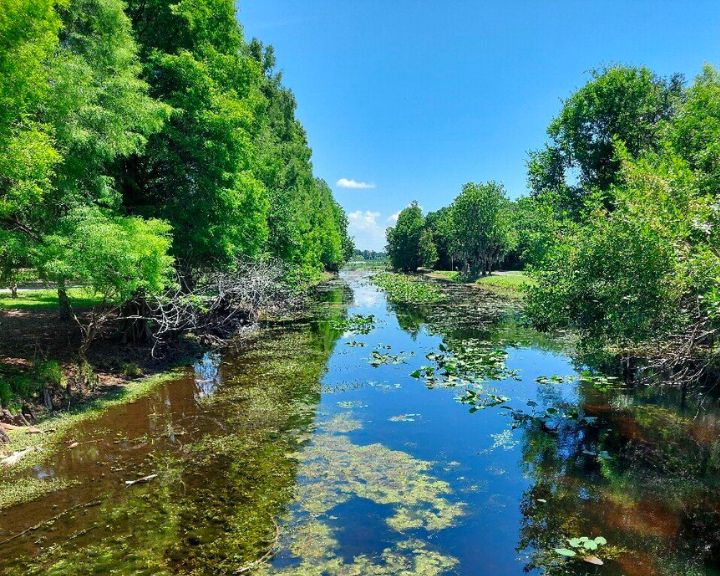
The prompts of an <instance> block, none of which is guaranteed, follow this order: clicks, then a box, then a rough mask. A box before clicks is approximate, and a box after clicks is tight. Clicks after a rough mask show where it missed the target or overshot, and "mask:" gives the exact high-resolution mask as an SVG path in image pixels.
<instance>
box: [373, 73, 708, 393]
mask: <svg viewBox="0 0 720 576" xmlns="http://www.w3.org/2000/svg"><path fill="white" fill-rule="evenodd" d="M548 136H549V140H548V142H547V144H546V145H545V147H544V148H542V149H541V150H538V151H535V152H533V153H531V154H530V157H529V161H528V187H529V189H530V194H529V195H528V196H527V197H522V198H520V199H518V200H516V201H511V200H509V199H508V198H507V196H506V194H505V191H504V189H503V187H502V185H500V184H498V183H495V182H488V183H485V184H473V183H471V184H466V185H465V186H464V187H463V189H462V191H461V193H460V195H459V196H458V197H457V198H456V199H455V201H454V202H453V203H452V205H451V206H449V207H447V208H443V209H441V210H438V211H436V212H431V213H429V214H427V216H423V214H422V212H421V210H420V207H419V206H418V205H417V204H416V203H413V204H411V205H410V206H409V207H407V208H406V209H405V210H403V211H402V212H401V213H400V216H399V218H398V221H397V225H396V226H395V227H393V228H391V229H389V230H388V233H387V238H388V252H389V254H390V258H391V260H392V263H393V266H395V267H396V268H398V269H403V270H406V271H409V270H415V269H416V268H417V267H419V266H435V267H438V268H442V269H450V268H451V267H452V268H455V269H460V270H463V271H464V272H465V273H466V275H467V276H468V277H474V276H477V275H479V274H485V273H487V272H490V271H491V270H492V269H493V268H494V267H496V266H498V265H500V264H502V263H503V262H505V263H506V264H507V263H510V264H513V265H518V266H524V267H526V268H529V269H530V270H532V271H534V275H535V280H536V282H535V283H534V286H533V287H532V288H530V291H529V294H528V298H527V306H526V311H527V314H528V315H529V317H530V318H531V319H532V321H533V322H534V323H535V324H536V325H537V326H539V327H542V328H564V327H571V328H573V329H574V330H576V331H578V332H579V333H580V334H581V335H583V336H584V337H585V338H584V342H585V343H593V344H592V345H593V346H595V347H597V346H598V345H599V346H601V347H603V348H604V349H606V350H613V351H615V353H617V354H620V355H624V356H628V355H632V354H635V353H640V354H642V355H648V356H651V357H655V358H656V359H657V360H658V361H657V364H659V365H661V366H662V368H664V369H665V371H666V373H667V374H669V375H670V376H671V377H672V378H677V379H680V378H685V377H687V376H688V375H689V374H690V375H693V374H695V375H697V374H699V373H701V372H706V373H707V371H708V370H711V369H713V368H715V369H716V368H717V361H718V358H719V357H720V354H718V343H717V335H718V329H720V75H719V74H718V72H717V71H716V70H715V69H714V68H712V67H710V66H706V67H705V69H704V70H703V72H702V73H701V74H700V75H699V76H698V77H697V78H696V79H695V81H694V82H693V83H692V84H690V85H687V84H686V83H685V81H684V80H683V78H682V77H681V76H678V75H675V76H672V77H670V78H660V77H658V76H656V75H655V74H653V73H652V72H651V71H650V70H648V69H646V68H632V67H623V66H614V67H610V68H607V69H604V70H601V71H597V72H594V73H593V75H592V78H591V79H590V81H589V82H588V83H587V84H586V85H585V86H583V87H582V88H581V89H580V90H578V91H577V92H575V93H574V94H573V95H572V96H570V98H568V99H567V100H566V101H565V102H564V103H563V105H562V108H561V110H560V113H559V114H558V116H557V117H556V118H555V119H554V120H553V121H552V122H551V124H550V126H549V128H548ZM688 364H689V365H691V366H693V368H692V369H691V370H694V371H695V372H693V373H689V372H688V369H687V366H688Z"/></svg>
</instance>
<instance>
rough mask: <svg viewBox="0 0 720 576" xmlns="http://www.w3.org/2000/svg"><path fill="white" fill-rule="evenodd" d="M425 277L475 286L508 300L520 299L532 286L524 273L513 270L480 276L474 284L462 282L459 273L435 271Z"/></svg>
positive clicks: (530, 280)
mask: <svg viewBox="0 0 720 576" xmlns="http://www.w3.org/2000/svg"><path fill="white" fill-rule="evenodd" d="M427 276H428V277H429V278H434V279H436V280H443V281H445V282H458V283H464V284H467V285H468V286H476V287H478V288H482V289H483V290H488V291H490V292H494V293H496V294H498V295H500V296H506V297H508V298H522V294H523V289H524V288H525V287H526V286H529V285H531V284H532V279H531V278H530V277H529V276H528V275H527V274H526V273H525V272H522V271H515V270H512V271H507V272H494V273H493V274H492V275H491V276H481V277H480V278H478V279H477V280H476V281H475V282H464V281H463V279H462V277H461V275H460V273H459V272H454V271H450V270H435V271H433V272H429V273H428V274H427Z"/></svg>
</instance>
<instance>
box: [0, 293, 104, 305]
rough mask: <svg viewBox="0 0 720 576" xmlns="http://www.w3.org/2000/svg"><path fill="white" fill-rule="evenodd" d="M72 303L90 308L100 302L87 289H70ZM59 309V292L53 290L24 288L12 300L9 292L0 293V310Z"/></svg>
mask: <svg viewBox="0 0 720 576" xmlns="http://www.w3.org/2000/svg"><path fill="white" fill-rule="evenodd" d="M68 297H69V298H70V303H71V304H72V305H73V306H75V307H78V308H88V307H90V306H94V305H95V304H98V303H99V302H100V299H99V298H98V297H96V296H94V295H93V294H92V293H91V292H89V291H88V290H86V289H85V288H68ZM57 307H58V297H57V290H55V289H52V288H22V289H20V290H18V297H17V298H11V297H10V291H9V290H2V291H0V310H52V309H55V308H57Z"/></svg>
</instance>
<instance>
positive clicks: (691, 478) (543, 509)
mask: <svg viewBox="0 0 720 576" xmlns="http://www.w3.org/2000/svg"><path fill="white" fill-rule="evenodd" d="M580 398H581V399H582V400H581V401H580V403H579V404H578V405H577V406H574V407H573V406H568V405H563V404H562V403H559V402H552V403H551V405H552V406H553V407H554V408H556V409H557V413H554V414H559V415H560V416H554V415H553V414H550V415H548V413H547V412H545V411H539V412H537V413H536V414H535V415H534V416H530V417H528V416H527V415H520V414H516V423H517V424H518V425H520V426H521V427H522V428H523V430H524V436H523V462H524V467H525V471H526V473H527V475H528V476H530V477H532V478H533V484H532V486H531V487H530V488H529V489H528V490H527V491H526V492H525V494H524V496H523V500H522V504H521V511H522V514H523V524H522V529H521V539H520V542H519V545H518V549H519V550H522V551H525V552H529V553H530V554H529V560H528V563H527V566H526V568H527V569H528V570H530V569H534V568H542V569H545V570H546V572H547V573H552V574H586V573H588V572H590V573H592V571H591V567H590V566H589V565H587V564H584V563H583V562H581V561H577V560H576V561H569V562H565V561H563V560H562V559H561V558H560V557H559V556H558V555H556V554H554V552H553V549H554V548H555V547H558V546H564V545H565V544H566V540H565V539H566V538H567V537H574V536H583V535H587V536H596V535H602V536H604V537H606V538H607V540H608V541H609V543H610V544H609V545H608V547H607V548H606V550H605V554H606V559H607V557H608V556H610V557H615V559H614V561H612V562H610V563H609V564H608V565H607V566H606V567H605V568H604V569H603V572H602V573H603V574H621V573H622V574H625V575H627V576H632V575H633V574H638V575H639V574H667V575H670V574H672V575H676V574H684V575H691V574H705V573H706V572H705V566H706V565H707V564H708V563H710V564H712V565H716V563H717V562H718V559H719V556H718V553H719V552H720V523H718V520H719V519H720V518H719V514H720V498H719V497H718V488H719V487H720V478H718V472H720V435H719V434H718V433H719V432H720V424H719V423H718V413H717V411H715V410H713V411H710V410H704V411H701V412H699V413H700V414H703V415H702V416H700V417H698V418H696V417H694V414H698V412H696V411H693V410H692V409H691V408H690V406H689V404H692V402H688V399H687V398H685V400H684V401H683V400H682V395H681V393H680V392H678V391H675V392H669V391H667V390H662V391H657V390H654V389H645V390H638V391H636V392H635V393H634V394H632V395H627V394H626V393H623V392H616V393H612V394H610V395H609V396H606V395H601V394H599V393H597V392H595V391H594V390H593V389H592V387H591V386H590V385H583V386H582V387H581V389H580ZM698 398H699V397H698ZM696 399H697V398H696ZM683 402H684V404H683ZM694 408H695V409H697V408H698V406H697V405H696V406H695V407H694Z"/></svg>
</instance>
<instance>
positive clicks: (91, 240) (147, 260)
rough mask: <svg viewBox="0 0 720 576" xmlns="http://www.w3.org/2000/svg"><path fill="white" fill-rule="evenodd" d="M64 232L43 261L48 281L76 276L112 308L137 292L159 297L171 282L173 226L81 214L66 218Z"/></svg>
mask: <svg viewBox="0 0 720 576" xmlns="http://www.w3.org/2000/svg"><path fill="white" fill-rule="evenodd" d="M60 232H61V233H59V234H56V235H53V236H50V237H49V238H48V240H47V245H46V246H45V247H44V250H43V252H42V253H41V255H40V258H39V261H40V269H41V270H42V272H43V275H44V276H45V277H47V278H49V279H52V280H61V279H63V278H70V277H72V278H75V279H77V280H79V281H81V282H82V283H83V284H84V285H86V286H88V287H90V288H91V289H92V291H94V292H95V293H96V294H98V295H100V296H101V298H102V300H103V301H104V302H108V303H114V304H117V303H122V302H125V301H127V300H129V299H130V298H131V297H133V296H134V295H136V294H137V293H138V292H142V293H146V294H159V293H160V292H161V291H162V290H163V289H164V288H165V287H167V286H168V285H169V284H170V283H171V270H172V263H173V260H172V258H171V257H170V256H168V250H169V247H170V227H169V226H168V224H166V223H165V222H163V221H160V220H143V219H141V218H137V217H119V216H115V217H112V218H109V217H107V216H105V215H104V214H102V213H100V212H97V211H93V212H91V211H86V210H83V211H75V212H72V213H71V214H70V215H68V217H67V218H65V219H64V220H63V222H62V223H61V225H60Z"/></svg>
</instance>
